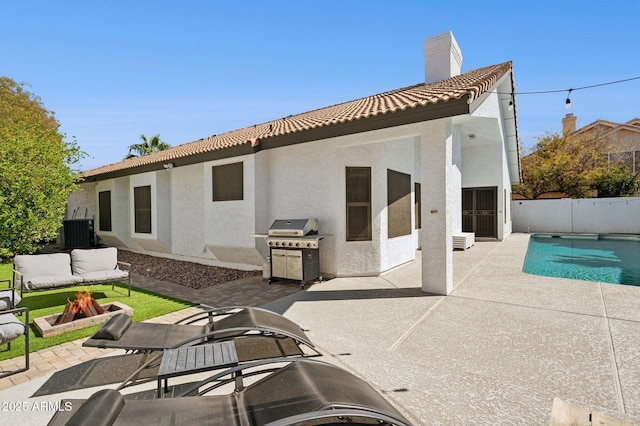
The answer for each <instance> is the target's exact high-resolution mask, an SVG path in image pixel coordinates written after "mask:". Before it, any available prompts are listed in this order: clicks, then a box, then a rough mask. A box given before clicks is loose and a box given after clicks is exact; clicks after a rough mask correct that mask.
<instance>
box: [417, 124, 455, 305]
mask: <svg viewBox="0 0 640 426" xmlns="http://www.w3.org/2000/svg"><path fill="white" fill-rule="evenodd" d="M420 130H421V134H420V137H421V154H420V158H421V159H422V163H421V176H422V180H423V182H422V233H421V240H420V245H421V247H422V289H423V291H425V292H428V293H435V294H449V293H451V291H452V290H453V254H452V251H453V241H452V235H453V234H452V230H453V228H454V222H455V221H457V217H458V214H457V213H456V212H455V211H454V209H455V205H456V204H458V203H459V202H456V201H454V200H455V199H456V198H461V196H462V195H461V189H460V186H459V185H460V181H459V178H458V177H457V176H456V175H457V173H458V172H457V171H456V170H455V169H454V164H453V158H454V155H453V151H454V147H453V145H454V142H453V125H452V120H451V119H440V120H434V121H430V122H427V123H423V125H422V126H421V129H420ZM456 186H457V188H456Z"/></svg>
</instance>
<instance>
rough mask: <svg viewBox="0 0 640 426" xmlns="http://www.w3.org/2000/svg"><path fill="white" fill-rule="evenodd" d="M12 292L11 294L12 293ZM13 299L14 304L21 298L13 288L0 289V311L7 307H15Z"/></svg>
mask: <svg viewBox="0 0 640 426" xmlns="http://www.w3.org/2000/svg"><path fill="white" fill-rule="evenodd" d="M12 293H13V294H12ZM14 299H15V305H17V304H18V303H20V301H21V300H22V298H21V297H20V295H19V294H18V293H17V292H15V291H13V289H9V290H0V311H6V310H7V309H12V308H14V307H15V305H14V304H13V301H14Z"/></svg>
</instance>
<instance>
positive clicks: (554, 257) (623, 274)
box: [522, 234, 640, 286]
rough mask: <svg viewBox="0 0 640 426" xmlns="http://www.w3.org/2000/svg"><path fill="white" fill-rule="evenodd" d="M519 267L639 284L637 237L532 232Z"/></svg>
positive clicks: (639, 243) (550, 274) (545, 273)
mask: <svg viewBox="0 0 640 426" xmlns="http://www.w3.org/2000/svg"><path fill="white" fill-rule="evenodd" d="M522 270H523V271H524V272H526V273H529V274H534V275H543V276H546V277H560V278H572V279H576V280H585V281H598V282H605V283H611V284H624V285H635V286H640V237H639V236H622V237H619V236H602V235H597V234H596V235H576V234H567V235H551V234H534V235H532V236H531V238H530V239H529V247H528V249H527V256H526V258H525V261H524V265H523V267H522Z"/></svg>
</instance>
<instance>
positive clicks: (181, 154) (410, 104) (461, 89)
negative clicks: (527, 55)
mask: <svg viewBox="0 0 640 426" xmlns="http://www.w3.org/2000/svg"><path fill="white" fill-rule="evenodd" d="M511 68H512V64H511V62H504V63H502V64H497V65H492V66H488V67H485V68H479V69H476V70H472V71H469V72H466V73H464V74H460V75H458V76H455V77H452V78H449V79H446V80H442V81H439V82H435V83H430V84H425V83H420V84H416V85H413V86H409V87H404V88H401V89H396V90H391V91H388V92H384V93H380V94H377V95H373V96H367V97H364V98H361V99H356V100H353V101H349V102H343V103H341V104H337V105H333V106H329V107H325V108H320V109H316V110H313V111H308V112H304V113H302V114H296V115H291V116H288V117H285V118H280V119H277V120H273V121H269V122H266V123H262V124H257V125H255V126H251V127H245V128H243V129H238V130H233V131H230V132H226V133H223V134H220V135H214V136H209V137H207V138H203V139H200V140H197V141H194V142H189V143H185V144H182V145H178V146H175V147H173V148H170V149H168V150H165V151H160V152H156V153H153V154H148V155H144V156H141V157H134V158H130V159H127V160H123V161H121V162H118V163H114V164H109V165H105V166H102V167H98V168H95V169H91V170H87V171H85V172H84V176H85V177H96V176H99V175H102V174H107V173H113V172H124V171H127V170H129V171H130V172H131V173H135V170H134V169H137V168H141V167H144V166H149V165H153V164H158V163H166V162H169V161H174V160H178V159H181V158H185V157H190V156H195V155H199V154H203V153H208V152H212V151H218V150H223V149H227V148H231V147H235V146H239V145H243V144H247V143H248V142H249V141H251V140H254V139H259V140H260V141H263V140H267V139H269V138H274V137H278V136H282V135H290V134H294V133H298V132H305V131H309V130H312V129H318V128H323V127H328V126H337V125H341V124H345V123H351V122H354V121H356V120H366V119H367V118H371V117H376V116H382V115H386V114H390V115H391V114H394V113H396V112H400V111H406V110H411V109H414V108H418V107H428V106H429V105H436V104H441V103H444V102H447V101H449V100H460V99H462V98H464V97H465V96H466V97H468V98H467V102H468V103H469V104H470V103H472V102H473V101H474V100H475V99H477V98H478V97H479V96H481V95H482V94H483V93H485V92H487V91H489V90H490V89H491V88H492V87H493V86H494V85H495V84H496V83H497V82H498V80H500V78H502V77H503V76H504V75H506V74H507V73H508V72H509V71H511Z"/></svg>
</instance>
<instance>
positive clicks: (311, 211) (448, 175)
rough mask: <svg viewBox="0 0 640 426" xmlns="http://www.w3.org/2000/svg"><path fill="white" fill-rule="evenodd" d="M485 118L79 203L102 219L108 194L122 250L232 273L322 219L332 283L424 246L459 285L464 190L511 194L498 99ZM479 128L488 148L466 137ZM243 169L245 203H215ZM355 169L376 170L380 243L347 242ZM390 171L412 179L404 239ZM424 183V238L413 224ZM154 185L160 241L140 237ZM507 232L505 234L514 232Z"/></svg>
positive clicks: (480, 113) (148, 176)
mask: <svg viewBox="0 0 640 426" xmlns="http://www.w3.org/2000/svg"><path fill="white" fill-rule="evenodd" d="M476 113H477V114H476V115H477V116H464V117H456V118H453V119H452V118H446V119H440V120H434V121H429V122H422V123H416V124H408V125H403V126H398V127H393V128H386V129H381V130H376V131H370V132H363V133H358V134H352V135H348V136H341V137H335V138H329V139H324V140H318V141H313V142H307V143H303V144H295V145H290V146H286V147H281V148H274V149H265V150H261V151H258V152H256V153H253V154H250V155H244V156H239V157H234V158H228V159H222V160H216V161H208V162H203V163H199V164H193V165H187V166H177V167H174V168H173V169H170V170H159V171H156V172H148V173H141V174H137V175H131V176H129V177H125V178H117V179H108V180H104V181H99V182H97V184H94V183H88V184H86V187H87V192H88V193H91V194H93V195H91V196H87V195H86V194H85V195H76V196H75V198H70V200H72V199H78V200H80V201H79V202H80V203H81V204H86V205H88V206H89V209H90V210H91V211H92V214H94V215H95V216H97V207H96V206H97V197H98V195H97V193H98V191H99V190H106V189H108V190H111V191H112V218H113V226H114V229H113V231H111V232H110V233H104V234H105V235H104V237H105V239H110V240H109V242H110V243H111V244H113V245H118V244H120V245H121V246H124V247H130V248H132V249H136V250H141V251H146V252H153V253H157V254H164V255H170V256H176V257H179V258H184V259H187V260H193V261H200V262H203V263H212V264H219V265H226V266H231V267H240V266H241V265H253V267H260V266H261V265H262V263H263V261H264V258H266V257H267V256H268V255H269V249H268V247H267V245H266V244H265V242H264V240H262V239H260V238H255V237H252V234H256V233H266V232H267V230H268V228H269V226H270V225H271V223H272V222H273V221H274V220H276V219H298V218H309V217H311V218H318V220H319V224H320V230H319V232H320V233H321V234H325V235H327V236H326V237H325V238H324V239H323V240H322V241H321V243H320V270H321V273H322V274H323V275H326V276H341V275H377V274H379V273H381V272H384V271H386V270H388V269H391V268H394V267H396V266H398V265H401V264H403V263H406V262H408V261H411V260H413V259H414V258H415V255H416V249H417V248H418V247H422V255H423V259H429V260H428V261H425V260H423V269H424V274H426V275H429V276H431V277H433V282H434V283H435V282H441V281H442V280H441V278H442V277H443V276H446V277H447V278H446V280H445V281H446V282H447V284H446V285H447V286H450V285H451V278H452V277H451V273H450V272H451V263H452V255H451V251H452V241H451V238H452V235H453V234H454V233H457V232H459V231H461V229H462V194H461V189H462V187H467V186H469V187H479V186H496V187H498V188H499V190H498V197H499V200H500V201H499V206H502V205H504V203H503V201H504V198H503V197H504V192H503V188H507V187H510V186H509V185H508V184H507V183H505V182H508V180H509V179H508V171H505V170H504V169H505V168H506V161H505V153H504V150H505V148H504V138H503V137H502V133H501V127H500V126H501V124H500V120H498V119H497V117H498V116H499V115H500V111H499V104H498V102H497V100H496V101H495V102H493V103H492V102H490V103H489V105H488V106H487V107H485V108H479V109H478V110H477V111H476ZM471 130H472V131H474V132H478V135H479V138H478V140H475V141H468V140H466V139H465V138H466V137H467V135H468V133H469V132H470V131H471ZM472 142H473V143H472ZM237 162H242V163H243V182H244V185H243V199H242V200H237V201H216V202H214V201H213V195H212V191H213V188H212V168H213V167H215V166H219V165H224V164H230V163H237ZM347 167H370V168H371V186H372V199H371V211H372V224H371V226H372V240H371V241H346V192H345V191H346V179H345V171H346V168H347ZM389 169H390V170H393V171H396V172H401V173H404V174H407V175H410V176H411V202H412V206H411V215H412V217H411V231H410V233H409V234H408V235H403V236H399V237H394V238H388V213H387V170H389ZM416 182H419V183H420V184H421V199H422V206H421V208H422V217H421V222H422V229H421V230H418V229H416V228H415V223H416V218H415V216H414V208H413V203H414V200H415V193H414V184H415V183H416ZM144 185H150V186H151V197H152V219H151V220H152V232H151V233H150V234H138V233H135V232H134V206H133V199H134V197H133V188H134V187H136V186H144ZM501 218H502V216H501ZM502 222H503V220H499V225H500V224H502ZM443 229H444V230H445V232H442V230H443ZM500 229H501V231H500V232H501V237H502V235H503V234H504V230H507V232H510V227H509V228H507V227H504V230H503V228H500ZM437 285H440V284H437ZM427 287H428V285H427ZM423 288H424V287H423ZM427 291H428V290H427ZM449 291H450V290H444V291H443V290H442V289H441V288H440V289H435V288H434V289H433V292H434V293H441V294H443V293H444V294H446V293H448V292H449Z"/></svg>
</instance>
